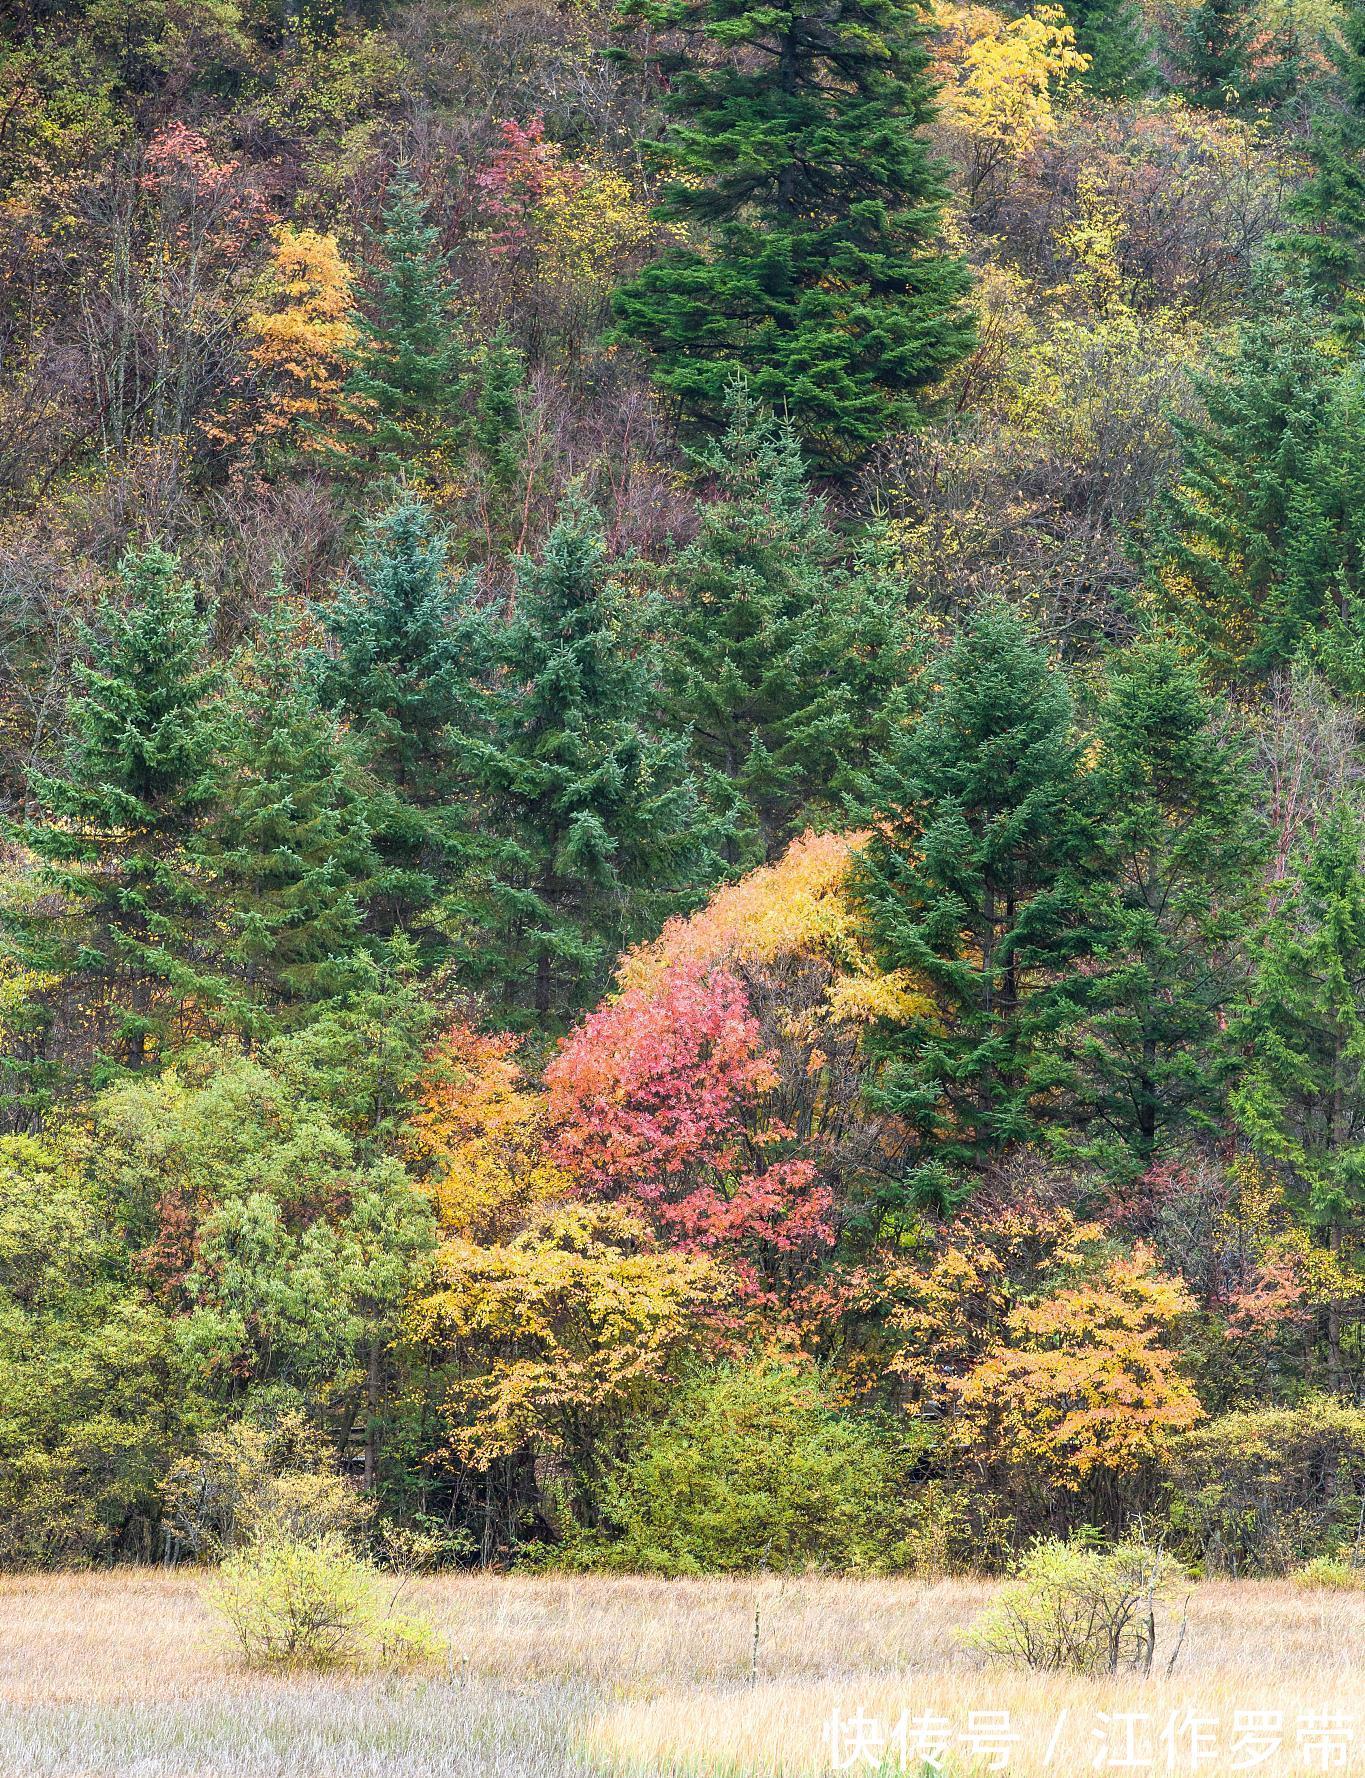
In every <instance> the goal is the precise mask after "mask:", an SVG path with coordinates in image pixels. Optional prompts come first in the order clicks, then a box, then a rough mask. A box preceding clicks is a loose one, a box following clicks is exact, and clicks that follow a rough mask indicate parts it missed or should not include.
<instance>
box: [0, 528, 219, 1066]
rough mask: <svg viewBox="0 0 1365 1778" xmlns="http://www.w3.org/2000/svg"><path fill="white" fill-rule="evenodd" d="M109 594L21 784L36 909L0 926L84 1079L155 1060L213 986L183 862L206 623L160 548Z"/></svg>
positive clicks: (209, 745) (197, 822)
mask: <svg viewBox="0 0 1365 1778" xmlns="http://www.w3.org/2000/svg"><path fill="white" fill-rule="evenodd" d="M118 579H119V590H118V593H117V595H116V596H114V597H111V598H107V599H105V600H104V601H103V602H102V604H101V605H100V607H99V610H98V612H97V614H96V616H95V620H94V621H93V623H90V624H88V625H86V626H84V627H83V631H82V638H81V640H82V645H83V646H82V653H83V656H84V658H81V659H78V660H77V661H76V663H75V675H76V688H75V690H74V691H73V693H72V696H71V699H70V702H69V705H68V709H67V721H68V729H69V735H70V740H69V745H68V749H67V753H66V757H65V759H64V761H63V762H62V765H61V766H60V767H59V768H58V769H57V770H56V771H54V772H53V773H51V774H45V773H35V774H34V775H33V777H32V779H31V783H30V789H31V795H32V797H33V800H34V802H35V803H36V805H37V809H38V813H37V815H36V817H35V818H33V819H31V820H29V821H26V822H25V823H24V824H23V825H22V827H21V828H19V829H18V830H17V837H18V838H19V839H20V841H21V843H22V844H24V845H26V846H27V847H28V848H29V849H30V851H31V852H32V853H33V854H34V856H35V857H36V858H37V859H38V860H39V861H40V868H39V873H38V875H39V881H40V882H41V883H42V884H43V885H44V887H45V889H46V890H47V891H48V894H47V895H46V896H44V897H43V898H41V899H38V900H36V901H35V902H34V903H32V904H31V905H29V906H28V907H25V908H21V909H18V910H12V911H11V912H10V913H9V914H8V915H7V917H6V925H7V927H8V932H7V938H8V941H9V945H10V948H11V949H12V951H13V953H14V955H15V956H16V957H17V959H18V960H19V961H20V962H21V963H22V964H24V965H26V966H27V967H29V968H31V969H34V970H36V971H37V972H38V973H39V974H40V975H43V976H47V977H50V978H52V979H54V980H55V981H57V982H59V983H61V984H62V995H61V997H62V998H63V999H65V1000H66V1001H67V1002H68V1005H67V1008H66V1010H65V1012H64V1014H63V1018H62V1028H61V1029H55V1028H54V1029H53V1030H52V1032H51V1033H50V1037H51V1041H52V1042H53V1043H55V1044H57V1045H59V1046H61V1047H62V1048H63V1049H65V1050H67V1051H69V1052H70V1053H73V1054H77V1055H80V1056H82V1057H83V1058H84V1059H85V1060H87V1061H89V1062H90V1063H91V1064H92V1065H93V1066H94V1068H95V1070H96V1076H97V1078H98V1074H99V1072H100V1070H101V1069H102V1068H104V1067H106V1066H108V1065H111V1064H112V1065H114V1066H128V1067H138V1066H141V1065H143V1064H145V1063H149V1062H152V1061H154V1060H156V1059H158V1058H159V1057H160V1055H161V1054H162V1053H164V1050H165V1048H166V1046H167V1044H168V1043H169V1042H170V1041H172V1040H173V1037H174V1035H175V1033H176V1030H177V1026H178V1025H185V1026H187V1025H188V1024H189V1023H190V1022H191V1021H192V1019H193V1017H194V1016H196V1015H195V1014H194V1012H193V1010H192V1009H193V1008H194V1007H195V1006H196V1005H198V1006H200V1007H202V1006H203V1005H204V1004H205V1003H208V1002H211V1001H213V1000H214V999H216V997H217V994H218V992H219V990H220V987H221V983H220V982H218V981H216V980H215V979H214V978H213V977H212V975H211V973H210V972H209V971H208V970H207V968H206V964H205V947H204V935H205V931H206V928H207V925H208V923H209V921H210V920H211V917H212V916H211V910H210V909H209V908H208V906H207V904H206V886H205V884H204V882H203V880H202V878H201V875H200V873H199V872H197V871H196V870H195V868H194V863H193V857H192V851H193V846H194V843H195V840H196V836H197V834H198V832H199V830H200V828H201V826H202V823H203V820H204V818H205V815H206V813H207V811H208V808H209V806H210V803H211V800H212V796H213V791H214V760H215V754H216V751H217V749H218V747H219V745H220V741H221V736H222V716H221V706H220V700H219V698H218V695H217V678H218V676H217V672H216V670H215V668H214V667H213V666H212V664H211V663H210V661H209V658H208V646H209V623H208V620H207V619H206V618H204V617H202V616H201V615H200V614H199V612H198V611H197V609H196V605H195V592H194V588H193V587H192V586H191V585H190V584H189V582H188V581H186V580H185V578H184V576H183V575H182V573H181V571H180V563H179V561H178V560H177V558H176V557H175V556H173V555H170V554H168V553H167V551H165V550H164V549H161V548H158V547H156V546H153V547H151V548H149V549H146V550H144V551H142V552H140V553H133V554H129V555H127V556H125V557H124V559H123V561H122V563H121V564H120V567H119V570H118Z"/></svg>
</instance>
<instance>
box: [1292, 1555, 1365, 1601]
mask: <svg viewBox="0 0 1365 1778" xmlns="http://www.w3.org/2000/svg"><path fill="white" fill-rule="evenodd" d="M1293 1579H1294V1584H1295V1585H1296V1586H1300V1587H1304V1588H1307V1589H1309V1590H1311V1591H1314V1592H1331V1593H1355V1592H1360V1591H1362V1590H1365V1568H1361V1567H1358V1566H1357V1565H1356V1564H1355V1563H1354V1562H1347V1561H1345V1560H1344V1559H1343V1558H1342V1557H1340V1556H1314V1558H1313V1560H1312V1561H1311V1562H1305V1563H1304V1565H1303V1567H1302V1568H1300V1569H1299V1570H1298V1571H1297V1572H1296V1573H1295V1575H1294V1576H1293Z"/></svg>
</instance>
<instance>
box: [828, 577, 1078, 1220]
mask: <svg viewBox="0 0 1365 1778" xmlns="http://www.w3.org/2000/svg"><path fill="white" fill-rule="evenodd" d="M937 677H938V680H939V684H938V689H937V690H936V692H935V693H934V695H933V696H932V697H931V698H930V700H929V701H928V703H927V705H926V707H925V711H924V714H923V716H922V717H921V719H920V721H919V723H918V724H917V725H916V727H915V728H914V729H913V730H911V732H910V734H909V735H908V736H907V737H906V739H905V740H904V741H903V742H902V743H901V744H900V746H899V747H897V748H895V749H893V751H892V753H891V756H890V761H889V765H888V768H887V770H886V773H885V776H884V780H883V793H884V794H883V807H882V809H881V810H880V811H879V816H878V819H877V821H876V824H875V826H874V833H873V838H872V840H871V842H870V843H869V845H868V847H867V849H866V852H865V855H864V864H863V871H862V877H861V895H862V900H863V903H864V906H865V908H866V911H867V915H868V918H869V920H870V922H871V928H872V932H873V936H874V939H875V942H876V945H877V948H878V951H879V953H880V956H881V959H882V961H883V963H884V965H885V966H886V967H887V968H888V969H895V970H904V971H906V972H907V974H908V979H909V981H910V982H911V983H912V984H920V985H922V986H923V988H924V990H925V1003H924V1006H923V1010H922V1011H921V1012H919V1013H917V1014H916V1015H914V1016H912V1017H910V1018H909V1019H908V1020H905V1021H898V1022H897V1023H896V1024H894V1025H886V1026H883V1027H881V1028H879V1029H877V1030H874V1032H873V1033H872V1034H871V1037H870V1045H869V1047H870V1050H871V1052H872V1053H873V1054H874V1055H875V1056H876V1057H877V1058H878V1059H879V1060H880V1061H881V1063H882V1068H883V1073H882V1085H881V1087H880V1089H879V1093H878V1096H879V1098H880V1099H881V1101H882V1103H883V1104H884V1105H885V1107H886V1108H887V1109H888V1110H890V1111H892V1112H893V1113H894V1114H895V1115H896V1116H897V1117H899V1118H901V1119H903V1120H904V1123H905V1125H906V1127H907V1128H908V1129H909V1130H910V1131H911V1132H912V1133H913V1134H914V1135H915V1136H916V1137H917V1138H918V1141H919V1159H918V1162H917V1164H916V1165H915V1166H914V1167H913V1169H912V1171H911V1173H910V1175H909V1178H908V1180H907V1187H908V1189H909V1190H910V1192H911V1193H912V1195H915V1196H921V1197H925V1198H928V1199H931V1200H934V1201H937V1202H939V1203H943V1202H951V1201H952V1199H953V1198H954V1197H955V1196H956V1195H957V1194H959V1193H960V1192H961V1191H963V1190H964V1189H966V1188H967V1187H968V1186H969V1185H970V1183H971V1180H972V1179H973V1177H974V1176H975V1175H977V1174H978V1173H979V1172H980V1171H981V1170H982V1168H983V1167H984V1166H985V1165H986V1164H987V1163H988V1162H989V1161H990V1160H991V1159H992V1158H993V1157H995V1156H998V1155H999V1154H1000V1153H1002V1152H1003V1151H1004V1149H1005V1148H1006V1147H1008V1146H1009V1145H1010V1144H1011V1143H1015V1142H1027V1141H1029V1140H1030V1139H1031V1138H1032V1137H1034V1136H1036V1135H1037V1134H1038V1132H1039V1130H1040V1129H1041V1128H1042V1127H1043V1126H1044V1125H1045V1123H1046V1122H1047V1120H1048V1119H1049V1118H1050V1117H1051V1116H1053V1115H1054V1105H1055V1101H1056V1099H1057V1096H1058V1094H1059V1093H1060V1092H1061V1091H1062V1089H1064V1088H1067V1087H1069V1086H1070V1085H1071V1084H1072V1083H1073V1079H1074V1076H1073V1073H1072V1070H1071V1068H1070V1067H1069V1065H1068V1064H1067V1063H1066V1062H1065V1060H1064V1059H1063V1057H1062V1056H1061V1054H1060V1050H1059V1041H1058V1040H1059V1038H1060V1036H1061V1035H1062V1034H1063V1033H1065V1032H1069V1031H1070V1030H1071V1029H1072V1028H1073V1027H1074V1025H1075V1023H1076V1021H1077V1018H1078V1016H1079V1010H1080V1006H1081V1004H1082V1002H1081V996H1083V994H1084V979H1083V977H1082V976H1081V974H1080V972H1079V971H1078V969H1077V962H1078V960H1079V959H1080V958H1081V957H1082V956H1084V955H1085V953H1086V951H1087V949H1088V946H1089V937H1090V934H1089V929H1088V912H1087V900H1088V891H1089V887H1090V884H1091V881H1092V872H1093V867H1094V861H1095V851H1096V849H1095V842H1094V836H1093V826H1092V823H1091V822H1090V821H1089V820H1088V819H1087V814H1088V811H1087V809H1086V807H1085V806H1084V791H1083V781H1082V775H1081V771H1080V765H1079V758H1080V743H1079V740H1078V737H1077V734H1076V730H1075V721H1074V712H1073V708H1072V701H1071V694H1070V691H1069V690H1068V688H1067V684H1066V680H1065V678H1064V677H1063V676H1062V674H1061V673H1059V672H1057V671H1055V670H1054V669H1053V668H1052V667H1050V666H1049V664H1048V661H1047V658H1046V656H1045V655H1044V653H1043V651H1042V649H1041V648H1040V647H1039V646H1038V645H1037V643H1036V642H1035V641H1034V640H1033V638H1032V637H1031V636H1030V634H1029V633H1028V631H1027V629H1026V628H1025V626H1024V624H1023V623H1022V621H1021V620H1020V618H1019V617H1018V616H1017V615H1016V614H1015V613H1014V612H1013V611H1012V610H1011V609H1010V608H1009V607H1008V606H1006V605H1004V604H997V603H992V604H988V605H986V606H985V607H983V608H982V610H981V611H980V612H979V613H978V614H977V615H976V616H975V617H974V618H973V619H972V621H971V623H970V624H969V625H968V626H967V628H966V629H965V630H964V632H963V633H962V635H961V636H960V637H959V638H958V640H957V641H956V642H955V643H954V645H953V646H952V648H950V649H949V651H948V653H947V654H946V655H945V657H944V658H943V661H942V663H941V666H940V668H939V669H938V674H937Z"/></svg>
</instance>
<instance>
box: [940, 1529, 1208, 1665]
mask: <svg viewBox="0 0 1365 1778" xmlns="http://www.w3.org/2000/svg"><path fill="white" fill-rule="evenodd" d="M1179 1572H1180V1571H1179V1569H1178V1568H1177V1567H1176V1565H1175V1563H1174V1562H1172V1561H1171V1559H1170V1558H1169V1557H1168V1556H1166V1555H1165V1554H1163V1552H1162V1551H1161V1550H1159V1549H1156V1548H1153V1547H1152V1546H1151V1545H1149V1544H1145V1543H1141V1542H1137V1541H1131V1542H1126V1543H1119V1544H1114V1545H1112V1546H1111V1547H1109V1548H1104V1547H1101V1546H1100V1545H1097V1544H1095V1543H1093V1542H1090V1541H1086V1540H1083V1539H1073V1540H1071V1541H1070V1542H1067V1541H1064V1540H1063V1539H1061V1538H1047V1539H1045V1540H1043V1541H1040V1542H1038V1543H1035V1544H1034V1545H1033V1547H1032V1548H1031V1549H1030V1550H1029V1551H1028V1552H1027V1554H1026V1555H1024V1556H1023V1557H1021V1559H1020V1560H1019V1562H1018V1563H1017V1564H1016V1566H1015V1570H1014V1577H1013V1579H1012V1580H1010V1581H1009V1582H1008V1583H1007V1584H1006V1585H1005V1586H1004V1587H1002V1588H1001V1590H1000V1592H999V1594H998V1595H997V1597H996V1599H995V1600H994V1602H993V1603H992V1604H991V1605H989V1606H988V1607H987V1608H986V1610H985V1611H984V1612H983V1613H982V1614H981V1616H980V1617H979V1618H978V1619H977V1621H976V1623H975V1624H973V1625H972V1627H971V1629H970V1630H969V1631H968V1632H967V1634H966V1637H965V1640H966V1642H967V1644H968V1645H969V1646H970V1647H972V1648H975V1649H978V1650H979V1651H980V1652H981V1653H982V1654H985V1655H988V1656H990V1657H991V1659H993V1660H998V1661H1004V1662H1006V1663H1008V1664H1009V1665H1011V1666H1016V1667H1028V1668H1032V1669H1033V1670H1034V1671H1037V1672H1065V1673H1118V1672H1119V1671H1120V1670H1122V1669H1124V1668H1128V1669H1136V1670H1138V1671H1140V1672H1144V1673H1146V1672H1150V1671H1151V1667H1152V1660H1153V1657H1154V1655H1155V1653H1156V1640H1157V1619H1158V1611H1159V1607H1160V1606H1161V1604H1162V1602H1163V1601H1164V1599H1165V1597H1166V1596H1167V1594H1168V1593H1169V1592H1170V1589H1171V1587H1172V1585H1173V1584H1174V1582H1175V1580H1176V1579H1177V1577H1178V1575H1179Z"/></svg>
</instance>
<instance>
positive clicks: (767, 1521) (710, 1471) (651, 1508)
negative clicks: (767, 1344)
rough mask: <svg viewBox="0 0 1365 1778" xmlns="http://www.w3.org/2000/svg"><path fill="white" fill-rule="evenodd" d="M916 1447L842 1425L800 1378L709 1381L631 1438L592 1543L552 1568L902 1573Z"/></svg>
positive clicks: (721, 1375) (898, 1436)
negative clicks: (826, 1569)
mask: <svg viewBox="0 0 1365 1778" xmlns="http://www.w3.org/2000/svg"><path fill="white" fill-rule="evenodd" d="M916 1436H917V1435H915V1434H912V1433H910V1432H907V1431H904V1430H899V1431H893V1430H892V1429H891V1428H890V1426H889V1424H887V1423H884V1422H881V1421H879V1420H877V1419H874V1418H872V1417H870V1416H866V1415H859V1414H853V1413H849V1412H846V1411H842V1410H841V1409H840V1408H839V1407H838V1405H837V1404H836V1403H835V1402H834V1401H833V1400H832V1399H831V1396H830V1392H829V1389H828V1386H827V1385H826V1384H825V1383H824V1381H823V1380H822V1379H821V1377H820V1376H819V1374H818V1373H816V1372H813V1371H809V1370H797V1369H793V1368H788V1367H785V1366H781V1365H773V1364H768V1365H758V1366H754V1367H750V1368H727V1369H724V1370H720V1371H717V1372H712V1373H709V1374H707V1375H705V1376H702V1377H700V1378H697V1379H695V1380H694V1381H693V1382H691V1383H690V1384H688V1385H686V1386H685V1387H684V1388H683V1390H682V1391H681V1392H680V1394H679V1395H678V1396H677V1397H676V1398H675V1400H674V1403H673V1406H672V1409H671V1411H670V1412H669V1414H668V1415H667V1417H666V1418H665V1419H664V1420H663V1421H661V1422H660V1423H658V1424H656V1425H654V1426H652V1427H651V1426H645V1427H640V1428H638V1429H637V1432H636V1436H635V1438H634V1440H633V1441H632V1454H631V1455H630V1456H629V1457H628V1458H627V1459H625V1460H624V1461H623V1462H622V1463H621V1464H620V1465H619V1467H617V1468H616V1469H615V1470H614V1472H613V1473H612V1475H611V1477H610V1478H609V1480H608V1482H607V1485H606V1487H605V1488H604V1490H603V1511H602V1525H603V1529H601V1530H598V1531H594V1532H592V1533H585V1532H584V1531H583V1530H582V1529H581V1528H577V1529H575V1528H573V1527H570V1529H569V1532H568V1536H567V1538H566V1544H565V1549H564V1552H563V1560H565V1561H567V1562H568V1563H569V1564H570V1565H574V1566H586V1567H599V1568H611V1569H616V1570H626V1571H636V1572H644V1573H654V1574H670V1575H678V1574H703V1573H707V1574H710V1573H721V1574H734V1573H741V1572H745V1571H748V1570H753V1569H758V1568H767V1569H774V1570H800V1569H808V1568H816V1567H823V1566H828V1567H831V1568H839V1569H853V1570H863V1571H868V1570H872V1571H877V1570H886V1569H890V1568H896V1567H903V1566H908V1565H910V1564H911V1562H912V1561H913V1553H914V1552H913V1541H912V1539H913V1530H914V1525H913V1517H912V1513H911V1510H910V1508H909V1506H908V1504H907V1492H906V1487H905V1476H906V1473H907V1470H908V1468H909V1465H910V1461H911V1459H912V1456H913V1441H914V1438H915V1437H916Z"/></svg>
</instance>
